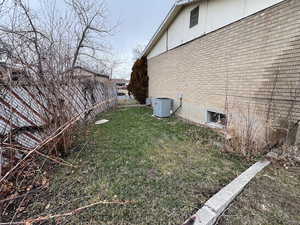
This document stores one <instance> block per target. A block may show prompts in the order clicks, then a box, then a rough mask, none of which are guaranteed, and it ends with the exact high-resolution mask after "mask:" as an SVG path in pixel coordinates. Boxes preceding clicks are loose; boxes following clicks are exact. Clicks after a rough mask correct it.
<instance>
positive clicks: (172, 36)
mask: <svg viewBox="0 0 300 225" xmlns="http://www.w3.org/2000/svg"><path fill="white" fill-rule="evenodd" d="M282 1H283V0H202V1H201V2H200V3H196V4H192V5H189V6H186V7H184V8H183V9H182V11H181V12H180V13H179V15H178V16H177V17H176V18H175V20H174V21H173V22H172V24H171V25H170V26H169V28H168V29H167V30H166V31H165V33H164V35H163V36H162V37H161V38H160V40H159V41H158V43H157V44H156V45H155V46H154V48H153V49H152V51H151V52H150V53H149V55H148V58H149V59H150V58H152V57H155V56H158V55H160V54H162V53H164V52H166V51H167V50H170V49H173V48H176V47H178V46H180V45H182V44H184V43H186V42H189V41H191V40H194V39H195V38H198V37H200V36H202V35H205V34H207V33H210V32H213V31H215V30H217V29H219V28H222V27H224V26H226V25H228V24H230V23H233V22H236V21H238V20H240V19H242V18H245V17H247V16H249V15H252V14H254V13H256V12H259V11H261V10H264V9H266V8H268V7H270V6H272V5H275V4H277V3H280V2H282ZM197 6H199V23H198V25H196V26H195V27H192V28H189V22H190V12H191V10H192V9H193V8H195V7H197Z"/></svg>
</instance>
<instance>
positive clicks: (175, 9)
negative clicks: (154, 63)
mask: <svg viewBox="0 0 300 225" xmlns="http://www.w3.org/2000/svg"><path fill="white" fill-rule="evenodd" d="M200 1H201V0H182V1H177V2H176V3H175V4H174V5H173V6H172V8H171V9H170V11H169V12H168V14H167V16H166V17H165V19H164V20H163V22H162V24H161V25H160V26H159V27H158V29H157V30H156V32H155V33H154V35H153V37H152V38H151V40H150V41H149V43H148V45H147V46H146V48H145V49H144V51H143V56H144V57H145V56H147V55H148V54H149V53H150V52H151V50H152V49H153V47H154V46H155V44H156V43H157V42H158V41H159V39H160V38H161V36H162V35H163V34H164V32H165V30H166V29H167V28H168V27H169V26H170V24H171V23H172V22H173V20H174V19H175V18H176V16H177V15H178V13H179V12H180V11H181V9H182V8H183V7H184V6H186V5H189V4H191V3H195V2H200Z"/></svg>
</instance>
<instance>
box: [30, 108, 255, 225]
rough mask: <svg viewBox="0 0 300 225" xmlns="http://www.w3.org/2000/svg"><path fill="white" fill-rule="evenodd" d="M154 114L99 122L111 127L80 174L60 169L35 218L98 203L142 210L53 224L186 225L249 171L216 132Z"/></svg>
mask: <svg viewBox="0 0 300 225" xmlns="http://www.w3.org/2000/svg"><path fill="white" fill-rule="evenodd" d="M151 115H152V112H151V110H150V109H148V108H124V109H119V110H117V111H114V112H108V113H105V114H102V115H99V117H98V119H108V120H110V122H108V123H106V124H103V125H93V126H92V128H91V129H90V130H89V131H88V143H87V144H84V142H83V143H82V146H83V147H82V149H81V151H79V152H74V153H73V154H72V156H71V157H70V158H69V161H70V162H72V163H73V164H78V165H80V168H78V169H76V170H72V169H71V168H60V169H58V171H56V172H55V174H54V175H53V178H52V180H51V185H50V188H49V192H48V193H45V194H43V196H44V197H43V196H40V197H36V199H35V202H34V204H33V205H32V206H31V209H30V210H29V211H30V212H29V213H28V217H30V216H31V217H32V216H33V217H36V216H37V214H38V215H48V214H57V213H62V212H67V211H70V210H72V209H76V208H78V207H81V206H85V205H88V204H91V203H93V202H97V201H99V200H108V201H113V200H131V201H135V203H132V204H127V205H99V206H96V207H93V208H90V209H87V210H85V211H83V212H82V213H81V214H79V215H75V216H72V217H65V218H63V219H59V220H56V221H53V222H52V224H103V225H125V224H126V225H127V224H128V225H129V224H135V225H143V224H148V225H169V224H170V225H171V224H174V225H176V224H182V223H183V222H184V221H185V220H186V219H187V218H189V216H190V215H192V213H195V212H196V211H197V210H198V209H199V208H200V207H201V206H202V205H203V203H205V201H207V200H208V198H210V197H211V196H212V195H213V194H214V193H216V192H217V191H219V190H220V188H222V187H223V186H225V185H226V184H228V183H229V182H230V181H231V180H232V179H233V178H235V177H236V176H237V175H239V174H240V173H241V172H243V171H244V170H245V169H246V168H247V167H248V166H249V165H248V164H247V163H245V162H243V161H241V160H240V159H239V158H236V157H234V156H231V155H229V154H223V153H221V152H220V145H221V144H220V142H222V139H221V138H220V137H219V135H218V134H216V133H215V132H213V131H212V130H209V129H207V128H202V127H196V126H192V125H188V124H185V123H183V122H181V121H179V120H177V119H174V118H172V119H163V120H158V119H156V118H153V117H152V116H151ZM49 223H50V222H49Z"/></svg>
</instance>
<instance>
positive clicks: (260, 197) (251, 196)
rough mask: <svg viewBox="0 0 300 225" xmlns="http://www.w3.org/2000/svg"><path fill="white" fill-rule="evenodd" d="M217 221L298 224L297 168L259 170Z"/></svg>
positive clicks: (225, 223)
mask: <svg viewBox="0 0 300 225" xmlns="http://www.w3.org/2000/svg"><path fill="white" fill-rule="evenodd" d="M218 224H219V225H236V224H243V225H300V168H299V167H298V168H297V167H295V168H289V169H287V170H286V169H283V168H275V167H270V168H268V169H266V170H265V171H263V172H262V173H260V174H259V175H258V176H257V177H256V178H255V179H254V180H253V182H251V184H250V185H249V186H248V187H247V188H246V189H245V191H244V192H243V193H242V194H241V196H240V197H239V198H238V199H237V201H235V202H233V204H232V206H231V207H230V208H229V209H228V211H227V212H226V213H225V215H224V216H223V217H222V218H221V220H220V222H219V223H218Z"/></svg>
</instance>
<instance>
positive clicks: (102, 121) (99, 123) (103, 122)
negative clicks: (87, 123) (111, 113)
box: [95, 119, 109, 125]
mask: <svg viewBox="0 0 300 225" xmlns="http://www.w3.org/2000/svg"><path fill="white" fill-rule="evenodd" d="M107 122H109V120H105V119H103V120H98V121H97V122H96V123H95V124H96V125H101V124H105V123H107Z"/></svg>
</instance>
